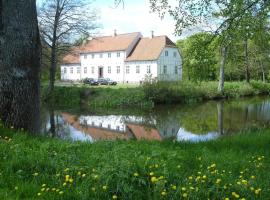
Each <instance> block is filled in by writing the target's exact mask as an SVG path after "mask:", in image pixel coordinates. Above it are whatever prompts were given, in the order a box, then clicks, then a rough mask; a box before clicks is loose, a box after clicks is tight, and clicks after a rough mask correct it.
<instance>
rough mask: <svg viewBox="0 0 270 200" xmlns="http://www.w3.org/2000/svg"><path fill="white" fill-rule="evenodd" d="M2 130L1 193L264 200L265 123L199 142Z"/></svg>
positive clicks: (268, 194) (268, 159)
mask: <svg viewBox="0 0 270 200" xmlns="http://www.w3.org/2000/svg"><path fill="white" fill-rule="evenodd" d="M0 135H1V138H0V199H12V200H13V199H67V200H70V199H102V200H103V199H112V198H113V197H115V198H116V197H117V199H132V200H134V199H135V200H136V199H138V200H141V199H146V200H151V199H170V200H171V199H225V198H229V199H237V198H236V197H239V199H241V198H245V199H250V200H251V199H252V200H253V199H270V182H269V180H270V149H269V144H270V131H269V130H261V131H256V132H250V133H245V134H244V133H243V134H239V135H237V136H227V137H224V138H222V139H219V140H217V141H211V142H206V143H198V144H190V143H177V142H172V141H165V142H148V141H114V142H112V141H103V142H97V143H94V144H89V143H81V142H69V141H60V140H58V139H50V138H45V137H38V136H29V135H27V134H25V133H21V132H15V131H14V130H10V129H6V128H3V127H0ZM39 195H40V196H39ZM238 195H239V196H238ZM185 196H187V197H186V198H185ZM234 196H236V197H234Z"/></svg>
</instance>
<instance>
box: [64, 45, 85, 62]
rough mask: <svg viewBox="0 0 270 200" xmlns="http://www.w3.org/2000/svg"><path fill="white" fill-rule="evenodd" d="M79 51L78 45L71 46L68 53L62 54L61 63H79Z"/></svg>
mask: <svg viewBox="0 0 270 200" xmlns="http://www.w3.org/2000/svg"><path fill="white" fill-rule="evenodd" d="M80 52H81V51H80V48H79V47H75V48H73V49H72V50H71V52H70V53H69V54H67V55H66V56H64V58H63V61H62V64H80V63H81V60H80Z"/></svg>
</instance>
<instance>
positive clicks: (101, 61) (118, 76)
mask: <svg viewBox="0 0 270 200" xmlns="http://www.w3.org/2000/svg"><path fill="white" fill-rule="evenodd" d="M109 53H110V54H111V57H110V58H109V57H108V54H109ZM117 53H120V57H117ZM101 54H102V58H100V55H101ZM85 55H86V56H87V57H86V58H85ZM92 55H94V58H92ZM125 59H126V52H125V51H119V52H103V53H89V54H81V66H82V71H81V73H82V74H81V77H82V79H84V78H99V74H98V72H99V71H98V69H99V67H103V77H104V78H111V79H113V80H115V81H117V82H122V81H123V75H124V74H123V68H124V60H125ZM109 66H110V67H111V73H109V72H108V67H109ZM117 66H120V73H117ZM85 67H86V68H87V73H84V68H85ZM92 68H94V73H92Z"/></svg>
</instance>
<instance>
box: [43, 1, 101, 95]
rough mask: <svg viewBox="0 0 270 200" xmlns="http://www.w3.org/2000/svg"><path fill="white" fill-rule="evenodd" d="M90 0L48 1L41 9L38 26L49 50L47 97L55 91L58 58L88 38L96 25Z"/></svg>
mask: <svg viewBox="0 0 270 200" xmlns="http://www.w3.org/2000/svg"><path fill="white" fill-rule="evenodd" d="M90 4H91V2H90V1H88V0H46V1H45V2H44V3H43V4H42V6H41V8H40V10H39V25H40V31H41V36H42V40H43V42H44V44H46V45H47V47H48V48H49V49H50V50H49V52H50V55H49V60H50V67H49V68H50V75H49V77H50V78H49V87H48V95H49V96H50V95H51V94H52V93H53V90H54V83H55V75H56V67H57V64H58V62H59V57H60V56H61V55H62V54H63V53H66V52H67V51H68V50H69V49H70V44H71V43H72V41H75V40H76V39H77V38H79V37H81V36H82V35H89V34H90V31H91V30H94V29H96V28H97V26H96V23H95V22H96V18H97V17H96V12H95V11H94V10H93V9H91V8H90Z"/></svg>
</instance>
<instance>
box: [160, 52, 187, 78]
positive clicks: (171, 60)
mask: <svg viewBox="0 0 270 200" xmlns="http://www.w3.org/2000/svg"><path fill="white" fill-rule="evenodd" d="M166 51H167V52H168V56H165V52H166ZM174 52H176V57H174ZM164 66H167V73H166V74H164V71H163V70H164ZM176 66H177V68H178V70H177V72H178V73H177V74H176V73H175V67H176ZM158 79H159V80H164V81H179V80H182V58H181V56H180V53H179V51H178V49H177V48H170V47H166V48H164V49H163V51H162V53H161V55H160V57H159V59H158Z"/></svg>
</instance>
